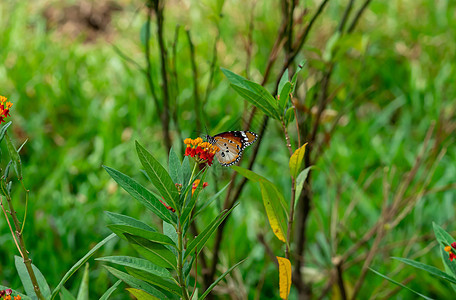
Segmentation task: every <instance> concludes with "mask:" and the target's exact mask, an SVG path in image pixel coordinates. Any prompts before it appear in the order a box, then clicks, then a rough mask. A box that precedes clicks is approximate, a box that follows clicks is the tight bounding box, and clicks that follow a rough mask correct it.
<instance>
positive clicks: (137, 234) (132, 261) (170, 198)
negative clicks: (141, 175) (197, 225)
mask: <svg viewBox="0 0 456 300" xmlns="http://www.w3.org/2000/svg"><path fill="white" fill-rule="evenodd" d="M186 143H188V144H189V147H188V148H187V149H192V148H191V147H190V144H193V145H195V146H196V145H198V148H199V149H202V150H201V152H199V153H198V154H196V153H195V151H193V152H192V153H191V151H186V153H187V155H190V156H191V157H194V158H195V163H194V165H193V169H191V167H190V163H189V159H188V156H186V157H185V158H184V160H183V161H182V162H181V161H180V159H179V157H178V156H177V155H176V153H175V152H174V150H173V149H171V150H170V153H169V168H168V170H166V169H165V168H164V167H163V166H162V165H161V164H160V163H159V162H158V161H157V160H156V159H155V157H154V156H153V155H152V154H150V153H149V152H148V151H147V150H146V149H145V148H144V147H143V146H141V145H140V144H139V143H138V142H136V152H137V154H138V157H139V160H140V161H141V164H142V166H143V167H144V171H145V175H147V178H148V179H149V181H150V182H151V183H152V184H153V185H154V187H155V188H156V190H157V192H158V194H156V193H154V192H152V191H150V190H148V189H147V188H145V187H144V186H142V185H141V184H140V183H138V182H137V181H136V180H134V179H133V178H131V177H129V176H127V175H125V174H123V173H121V172H119V171H117V170H115V169H113V168H110V167H107V166H104V168H105V169H106V171H107V172H108V174H109V175H110V176H111V177H112V178H113V179H114V180H115V181H116V182H117V183H118V184H119V185H120V186H121V187H122V188H123V189H124V190H125V191H127V192H128V193H129V194H130V195H131V196H132V197H134V198H135V199H136V200H138V201H139V202H140V203H141V204H143V205H144V206H145V207H146V208H147V209H148V210H150V211H151V212H152V213H154V214H155V215H156V216H157V217H159V218H160V219H161V220H162V222H163V223H162V224H163V226H162V229H161V230H159V229H157V228H154V227H153V226H150V225H148V224H145V223H143V222H141V221H139V220H137V219H134V218H132V217H129V216H126V215H119V214H116V213H110V212H109V213H108V216H109V218H110V219H111V221H112V222H113V223H112V224H111V225H109V226H108V227H109V228H110V229H111V230H112V231H113V232H114V233H115V234H117V235H118V236H119V237H120V238H122V239H124V240H126V241H127V242H128V243H129V244H130V245H131V246H132V247H133V248H134V249H135V250H136V251H137V252H138V253H139V254H140V255H141V256H142V257H144V258H145V259H142V258H136V257H128V256H114V257H113V256H111V257H103V258H98V260H102V261H106V262H110V263H113V264H116V265H118V266H123V267H124V268H125V270H126V272H122V271H120V270H118V269H114V268H112V267H109V266H106V269H107V270H108V271H109V272H110V273H111V274H112V275H114V276H115V277H117V278H119V279H120V280H122V281H124V282H125V283H127V284H128V285H130V286H131V288H130V289H128V291H129V292H130V293H131V294H132V295H134V296H136V297H140V298H141V299H145V298H151V297H156V298H158V299H168V298H169V299H176V298H183V299H193V297H194V295H195V297H197V298H198V299H204V298H205V297H206V296H207V295H208V294H209V293H210V291H211V290H212V289H213V288H214V287H215V285H216V284H217V283H218V282H219V281H220V280H222V279H223V278H224V277H225V276H226V275H228V273H229V272H231V270H233V268H235V267H236V266H237V265H239V264H240V263H241V262H242V261H241V262H239V263H238V264H236V265H234V266H233V267H231V268H230V269H229V270H227V271H226V272H225V273H223V274H222V275H221V276H220V277H219V278H218V279H217V280H215V281H214V283H213V284H212V285H210V286H209V287H208V288H207V289H206V290H205V291H204V292H203V293H202V294H201V295H200V296H198V289H197V288H196V286H195V287H193V288H191V287H190V286H189V283H190V270H191V269H192V268H193V267H194V268H197V257H198V254H199V253H200V252H201V251H202V249H203V248H204V246H205V244H206V243H207V241H208V239H209V237H210V236H211V235H212V234H213V233H214V232H215V230H216V229H217V228H218V226H219V225H220V223H222V222H223V220H224V219H225V218H226V217H227V216H228V215H229V214H230V212H231V211H232V210H233V209H234V207H233V208H231V209H229V210H223V211H221V212H220V213H219V215H218V216H217V217H216V218H214V219H213V220H212V222H210V223H209V224H208V225H207V226H206V228H205V229H204V230H203V231H201V232H200V233H199V235H198V236H196V237H195V238H194V239H190V238H189V236H190V234H189V228H190V226H191V224H192V222H195V221H196V219H197V215H198V214H199V213H200V212H201V211H202V210H204V209H205V208H206V207H207V205H208V203H210V202H211V200H210V199H209V200H208V201H207V202H206V203H198V196H199V194H200V193H201V191H202V189H203V188H205V186H206V183H204V180H205V178H206V175H207V170H208V167H209V165H211V164H212V159H213V157H214V153H215V152H214V151H215V150H213V149H212V145H211V144H209V143H203V142H202V140H201V139H200V138H198V139H196V140H190V139H188V140H186ZM198 167H200V170H199V171H198V172H197V168H198ZM200 182H203V183H202V184H200ZM216 196H217V195H216ZM160 198H162V199H163V200H161V199H160ZM195 274H197V272H195ZM195 282H196V278H195ZM151 299H152V298H151Z"/></svg>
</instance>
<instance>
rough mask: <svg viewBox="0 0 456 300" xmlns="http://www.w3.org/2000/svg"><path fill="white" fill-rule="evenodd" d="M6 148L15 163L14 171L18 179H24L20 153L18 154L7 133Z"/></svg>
mask: <svg viewBox="0 0 456 300" xmlns="http://www.w3.org/2000/svg"><path fill="white" fill-rule="evenodd" d="M5 140H6V147H7V148H8V153H9V155H10V157H11V160H12V161H13V166H14V170H15V171H16V175H17V178H18V179H22V162H21V157H20V156H19V153H17V150H16V147H15V146H14V144H13V142H12V141H11V138H10V137H9V135H8V134H7V133H5Z"/></svg>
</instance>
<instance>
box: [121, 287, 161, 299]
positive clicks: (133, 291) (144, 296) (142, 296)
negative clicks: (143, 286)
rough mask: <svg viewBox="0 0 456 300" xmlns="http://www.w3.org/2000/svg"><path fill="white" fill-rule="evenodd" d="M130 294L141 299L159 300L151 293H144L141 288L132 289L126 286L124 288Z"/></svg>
mask: <svg viewBox="0 0 456 300" xmlns="http://www.w3.org/2000/svg"><path fill="white" fill-rule="evenodd" d="M126 290H127V291H128V292H130V294H132V295H133V296H134V297H135V298H136V299H141V300H160V299H159V298H157V297H154V296H152V295H151V294H148V293H146V292H145V291H143V290H139V289H132V288H128V289H126Z"/></svg>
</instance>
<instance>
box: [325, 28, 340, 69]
mask: <svg viewBox="0 0 456 300" xmlns="http://www.w3.org/2000/svg"><path fill="white" fill-rule="evenodd" d="M340 37H341V34H340V32H339V31H336V32H335V33H334V34H333V35H332V36H331V37H330V38H329V39H328V42H326V47H325V51H324V52H323V60H324V61H325V62H330V61H331V59H332V58H333V54H334V53H333V52H334V49H335V48H336V45H337V42H338V41H339V39H340Z"/></svg>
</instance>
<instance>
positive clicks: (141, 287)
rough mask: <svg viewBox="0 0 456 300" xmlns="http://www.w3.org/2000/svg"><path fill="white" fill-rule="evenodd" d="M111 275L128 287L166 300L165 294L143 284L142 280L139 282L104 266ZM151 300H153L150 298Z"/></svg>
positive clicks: (145, 283)
mask: <svg viewBox="0 0 456 300" xmlns="http://www.w3.org/2000/svg"><path fill="white" fill-rule="evenodd" d="M104 267H105V268H106V269H107V270H108V271H109V272H110V273H111V274H112V275H114V276H115V277H117V278H118V279H120V280H122V281H123V282H125V283H126V284H128V285H129V286H131V287H132V288H135V289H139V290H142V291H144V292H146V293H148V294H150V295H152V296H154V297H157V298H158V299H167V297H166V296H165V294H163V293H162V292H160V291H159V290H157V289H156V288H154V287H153V286H151V285H150V284H148V283H147V282H144V281H142V280H139V279H137V278H135V277H133V276H131V275H130V274H127V273H124V272H122V271H119V270H117V269H114V268H112V267H108V266H104ZM138 299H145V298H138ZM152 299H153V298H152Z"/></svg>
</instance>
